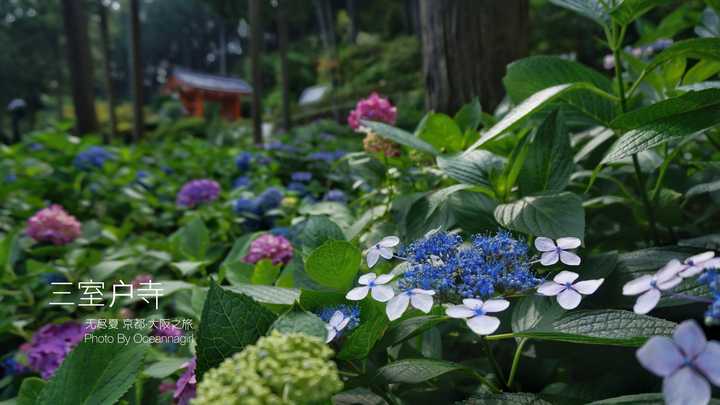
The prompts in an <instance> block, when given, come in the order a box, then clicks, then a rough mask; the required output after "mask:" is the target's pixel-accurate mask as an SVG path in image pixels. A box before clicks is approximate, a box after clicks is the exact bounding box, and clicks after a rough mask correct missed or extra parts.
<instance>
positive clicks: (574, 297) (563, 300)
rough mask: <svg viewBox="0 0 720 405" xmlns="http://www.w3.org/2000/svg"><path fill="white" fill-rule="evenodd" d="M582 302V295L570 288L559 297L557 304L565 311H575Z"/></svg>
mask: <svg viewBox="0 0 720 405" xmlns="http://www.w3.org/2000/svg"><path fill="white" fill-rule="evenodd" d="M580 301H582V295H580V293H579V292H577V291H575V290H573V289H572V288H568V289H566V290H565V291H563V292H561V293H560V294H558V295H557V302H558V304H560V306H561V307H562V308H563V309H567V310H570V309H575V308H577V307H578V305H580Z"/></svg>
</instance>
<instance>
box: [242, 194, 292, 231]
mask: <svg viewBox="0 0 720 405" xmlns="http://www.w3.org/2000/svg"><path fill="white" fill-rule="evenodd" d="M282 199H283V194H282V192H281V191H280V190H278V189H277V188H275V187H269V188H268V189H266V190H265V191H263V192H262V193H261V194H260V195H259V196H257V197H256V198H252V199H250V198H240V199H237V200H235V203H234V207H233V208H234V210H235V213H237V214H239V215H244V216H246V217H247V221H246V222H245V224H246V225H247V226H248V227H249V228H250V229H260V228H262V227H267V228H269V227H272V218H271V217H269V215H268V211H270V210H274V209H276V208H278V207H279V206H280V203H281V202H282Z"/></svg>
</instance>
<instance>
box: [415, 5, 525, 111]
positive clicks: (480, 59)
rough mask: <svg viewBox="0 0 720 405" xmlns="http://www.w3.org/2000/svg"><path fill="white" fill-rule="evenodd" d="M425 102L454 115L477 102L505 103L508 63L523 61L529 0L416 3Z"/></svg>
mask: <svg viewBox="0 0 720 405" xmlns="http://www.w3.org/2000/svg"><path fill="white" fill-rule="evenodd" d="M420 15H421V19H422V26H423V29H422V42H423V71H424V75H425V88H426V91H425V95H426V97H425V101H426V105H427V107H428V109H432V110H435V111H438V112H444V113H448V114H454V113H455V112H457V111H458V110H459V109H460V107H461V106H462V105H463V104H465V103H467V102H469V101H471V100H472V99H473V98H475V97H479V98H480V103H481V104H482V106H483V109H484V110H485V111H493V110H494V109H495V107H496V106H497V105H498V104H499V103H500V101H501V100H502V98H503V95H504V90H503V87H502V82H501V80H502V78H503V76H504V75H505V67H506V65H507V64H508V63H510V62H512V61H514V60H516V59H518V58H521V57H523V56H525V55H527V51H528V36H529V26H528V20H529V17H528V0H505V1H497V0H443V1H436V0H420Z"/></svg>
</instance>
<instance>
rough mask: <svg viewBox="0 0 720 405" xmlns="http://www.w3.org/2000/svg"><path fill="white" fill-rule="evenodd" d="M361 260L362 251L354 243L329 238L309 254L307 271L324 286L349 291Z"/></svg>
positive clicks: (306, 264) (306, 265)
mask: <svg viewBox="0 0 720 405" xmlns="http://www.w3.org/2000/svg"><path fill="white" fill-rule="evenodd" d="M360 260H361V257H360V251H359V250H358V248H356V247H355V246H354V245H353V244H352V243H350V242H346V241H343V240H329V241H327V242H325V243H323V244H322V245H321V246H320V247H319V248H317V249H315V250H313V252H312V253H311V254H310V256H308V258H307V260H306V261H305V272H306V273H307V275H308V276H310V278H311V279H312V280H313V281H315V282H316V283H318V284H320V285H322V286H324V287H329V288H334V289H336V290H339V291H347V290H348V289H350V287H351V286H352V283H353V281H355V276H356V275H357V272H358V267H359V266H360Z"/></svg>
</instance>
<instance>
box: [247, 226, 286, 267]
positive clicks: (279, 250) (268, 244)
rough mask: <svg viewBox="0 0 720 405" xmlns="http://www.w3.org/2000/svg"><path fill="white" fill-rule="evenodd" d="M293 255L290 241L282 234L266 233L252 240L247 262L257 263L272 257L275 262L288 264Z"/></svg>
mask: <svg viewBox="0 0 720 405" xmlns="http://www.w3.org/2000/svg"><path fill="white" fill-rule="evenodd" d="M292 257H293V247H292V245H291V244H290V241H288V240H287V239H285V237H283V236H280V235H277V236H275V235H271V234H269V233H268V234H265V235H262V236H260V237H259V238H257V239H255V240H254V241H252V243H251V244H250V250H249V251H248V254H247V255H246V256H245V259H244V260H245V262H246V263H251V264H255V263H257V262H259V261H260V260H262V259H270V260H272V263H273V264H280V263H282V264H287V263H288V262H289V261H290V259H292Z"/></svg>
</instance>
